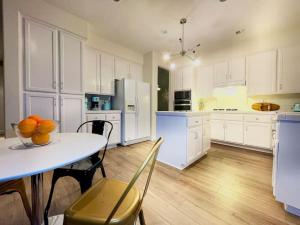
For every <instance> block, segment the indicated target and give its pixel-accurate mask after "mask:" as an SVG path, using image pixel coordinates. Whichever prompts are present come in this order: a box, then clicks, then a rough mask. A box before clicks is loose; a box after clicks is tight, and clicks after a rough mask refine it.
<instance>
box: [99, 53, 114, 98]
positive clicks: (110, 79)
mask: <svg viewBox="0 0 300 225" xmlns="http://www.w3.org/2000/svg"><path fill="white" fill-rule="evenodd" d="M100 58H101V59H100V62H101V64H100V93H101V94H105V95H114V56H112V55H110V54H107V53H103V52H102V53H101V56H100Z"/></svg>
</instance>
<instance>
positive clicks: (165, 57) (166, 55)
mask: <svg viewBox="0 0 300 225" xmlns="http://www.w3.org/2000/svg"><path fill="white" fill-rule="evenodd" d="M170 58H171V56H170V54H169V53H164V54H163V60H164V61H169V60H170Z"/></svg>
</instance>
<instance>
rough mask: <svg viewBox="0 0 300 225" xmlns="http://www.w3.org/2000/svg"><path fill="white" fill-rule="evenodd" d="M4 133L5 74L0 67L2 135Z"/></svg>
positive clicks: (0, 129)
mask: <svg viewBox="0 0 300 225" xmlns="http://www.w3.org/2000/svg"><path fill="white" fill-rule="evenodd" d="M3 133H4V74H3V66H0V134H3Z"/></svg>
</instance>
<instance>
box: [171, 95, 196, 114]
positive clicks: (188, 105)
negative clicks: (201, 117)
mask: <svg viewBox="0 0 300 225" xmlns="http://www.w3.org/2000/svg"><path fill="white" fill-rule="evenodd" d="M190 110H192V101H191V91H190V90H188V91H175V92H174V111H190Z"/></svg>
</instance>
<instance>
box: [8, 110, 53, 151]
mask: <svg viewBox="0 0 300 225" xmlns="http://www.w3.org/2000/svg"><path fill="white" fill-rule="evenodd" d="M11 125H12V127H13V129H14V131H15V133H16V135H17V136H18V138H19V139H20V140H21V142H22V143H23V145H25V146H26V147H32V146H35V145H36V146H41V145H47V144H49V143H51V142H52V141H53V139H54V133H55V131H56V128H57V123H56V122H55V121H54V120H49V119H43V118H42V117H41V116H39V115H30V116H28V117H27V118H25V119H23V120H21V121H20V122H19V123H17V124H16V123H14V124H11Z"/></svg>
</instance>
